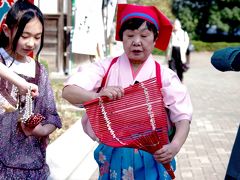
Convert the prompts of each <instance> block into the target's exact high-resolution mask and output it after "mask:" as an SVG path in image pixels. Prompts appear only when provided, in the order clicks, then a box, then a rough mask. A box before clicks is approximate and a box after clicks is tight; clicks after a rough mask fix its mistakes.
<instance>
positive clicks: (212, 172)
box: [53, 52, 240, 180]
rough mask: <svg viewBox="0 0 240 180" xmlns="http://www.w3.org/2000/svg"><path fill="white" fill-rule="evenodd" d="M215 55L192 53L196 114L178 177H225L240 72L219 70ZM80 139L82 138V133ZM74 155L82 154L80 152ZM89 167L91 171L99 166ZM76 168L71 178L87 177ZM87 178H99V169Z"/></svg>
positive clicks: (239, 117)
mask: <svg viewBox="0 0 240 180" xmlns="http://www.w3.org/2000/svg"><path fill="white" fill-rule="evenodd" d="M211 55H212V54H211V53H209V52H202V53H192V57H191V69H190V70H189V71H188V72H187V73H186V74H185V77H184V83H185V84H186V86H187V87H188V89H189V92H190V94H191V98H192V102H193V106H194V115H193V121H192V123H191V130H190V134H189V137H188V139H187V141H186V143H185V144H184V146H183V147H182V149H181V151H180V152H179V153H178V155H177V171H176V179H177V180H223V179H224V175H225V172H226V167H227V164H228V160H229V155H230V152H231V148H232V145H233V142H234V139H235V135H236V132H237V127H238V125H239V122H240V99H239V98H240V91H239V89H240V83H239V82H240V81H239V75H240V74H239V73H237V72H225V73H223V72H219V71H217V70H216V69H215V68H214V67H213V66H212V65H211V64H210V57H211ZM160 60H161V59H160ZM161 61H162V60H161ZM78 129H79V128H78ZM72 137H73V136H72ZM71 141H72V140H71ZM76 141H81V137H80V138H79V137H77V140H76ZM82 145H83V146H87V144H82ZM65 146H67V145H65ZM83 146H82V147H83ZM79 150H81V149H79ZM53 152H55V151H53ZM90 152H91V153H92V149H91V151H90ZM72 157H73V158H75V159H76V158H79V154H72ZM91 161H93V159H91ZM87 167H88V169H89V170H90V171H91V172H94V169H95V168H96V166H94V168H93V169H91V167H90V166H87ZM75 169H76V170H75V171H74V172H72V174H78V176H74V178H73V176H70V177H68V178H67V179H71V180H78V179H79V180H85V179H84V178H80V174H83V173H84V172H85V171H86V170H83V169H82V168H75ZM63 171H64V169H63ZM53 179H54V178H53ZM87 179H92V180H95V179H97V171H95V173H93V174H92V176H91V177H89V178H87ZM87 179H86V180H87Z"/></svg>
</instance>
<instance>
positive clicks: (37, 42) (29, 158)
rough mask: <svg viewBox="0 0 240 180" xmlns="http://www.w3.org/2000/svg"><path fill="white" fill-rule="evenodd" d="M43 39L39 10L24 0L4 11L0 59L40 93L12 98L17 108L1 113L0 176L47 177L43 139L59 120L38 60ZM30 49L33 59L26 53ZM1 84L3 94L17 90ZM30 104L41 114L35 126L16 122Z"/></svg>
mask: <svg viewBox="0 0 240 180" xmlns="http://www.w3.org/2000/svg"><path fill="white" fill-rule="evenodd" d="M43 38H44V22H43V15H42V13H41V11H40V10H39V9H38V8H37V7H36V6H34V5H33V4H31V3H29V2H28V1H27V0H18V1H17V2H16V3H15V4H14V5H13V6H12V8H11V9H10V10H9V12H8V13H7V16H6V21H5V24H3V26H2V32H1V34H0V39H1V41H0V61H1V62H2V63H3V64H5V65H6V66H7V67H8V68H10V69H12V70H13V71H14V72H16V73H18V74H19V75H20V76H21V77H23V78H24V79H25V80H26V81H28V82H30V83H34V84H36V85H38V89H39V96H37V97H35V98H34V99H33V100H32V101H33V103H32V104H31V103H30V104H28V103H25V102H26V99H28V100H29V97H28V96H26V97H25V96H24V95H20V97H19V96H18V97H19V98H16V97H13V100H15V101H16V100H17V101H16V102H17V104H18V105H19V107H18V109H17V110H16V111H13V112H8V113H3V114H0V124H1V126H0V132H1V133H0V179H47V177H48V176H49V174H50V172H49V167H48V165H47V164H46V142H47V140H48V136H49V134H50V133H52V132H53V131H54V130H55V129H56V128H61V121H60V118H59V116H58V113H57V110H56V106H55V102H54V96H53V91H52V89H51V86H50V82H49V79H48V75H47V71H46V69H45V68H44V66H43V65H41V64H40V63H39V62H38V61H37V57H38V55H39V53H40V51H41V49H42V47H43ZM32 52H33V53H34V54H35V55H36V61H35V60H34V59H32V58H31V57H30V56H28V55H29V54H30V53H32ZM0 86H1V87H0V88H1V90H0V92H1V94H2V96H7V95H8V94H11V93H12V92H14V91H15V89H17V88H16V87H15V86H14V85H13V84H11V83H9V82H6V80H5V79H2V78H0ZM3 92H5V93H3ZM12 94H14V93H12ZM15 94H16V93H15ZM27 97H28V98H27ZM7 98H9V97H7ZM30 100H31V98H30ZM31 105H32V110H33V113H34V114H37V113H39V114H41V115H42V116H44V119H43V120H42V122H41V123H40V124H38V125H37V126H36V127H34V128H29V127H27V126H26V125H25V124H24V123H22V122H21V121H19V120H20V119H21V118H23V115H24V114H25V113H26V112H28V111H30V110H31V108H29V107H30V106H31Z"/></svg>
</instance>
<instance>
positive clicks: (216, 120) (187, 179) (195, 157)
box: [176, 52, 240, 180]
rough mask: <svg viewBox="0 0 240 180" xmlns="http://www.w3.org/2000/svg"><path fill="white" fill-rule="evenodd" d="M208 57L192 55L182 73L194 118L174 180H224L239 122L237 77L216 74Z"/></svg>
mask: <svg viewBox="0 0 240 180" xmlns="http://www.w3.org/2000/svg"><path fill="white" fill-rule="evenodd" d="M211 55H212V54H211V53H208V52H206V53H200V54H195V53H194V54H192V57H191V69H190V70H189V71H188V72H187V73H186V74H185V79H184V83H185V84H186V86H187V87H188V89H189V91H190V94H191V98H192V102H193V106H194V115H193V121H192V124H191V131H190V134H189V137H188V139H187V141H186V143H185V144H184V146H183V148H182V149H181V151H180V153H179V154H178V156H177V172H176V175H177V180H223V179H224V176H225V172H226V168H227V164H228V160H229V155H230V152H231V148H232V145H233V142H234V139H235V135H236V133H237V127H238V125H239V122H240V91H239V90H240V74H239V73H237V72H220V71H217V70H216V69H215V68H214V67H213V66H212V65H211V64H210V57H211Z"/></svg>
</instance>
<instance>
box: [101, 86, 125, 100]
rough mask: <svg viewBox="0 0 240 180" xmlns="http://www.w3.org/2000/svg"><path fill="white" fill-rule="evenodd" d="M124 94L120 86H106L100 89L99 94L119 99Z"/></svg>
mask: <svg viewBox="0 0 240 180" xmlns="http://www.w3.org/2000/svg"><path fill="white" fill-rule="evenodd" d="M123 95H124V89H123V88H122V87H120V86H108V87H104V88H102V89H101V91H100V92H99V93H98V97H99V96H107V97H108V98H110V99H113V100H116V99H120V98H121V97H122V96H123Z"/></svg>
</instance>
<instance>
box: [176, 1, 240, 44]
mask: <svg viewBox="0 0 240 180" xmlns="http://www.w3.org/2000/svg"><path fill="white" fill-rule="evenodd" d="M239 3H240V2H239V0H211V1H201V0H188V1H183V0H182V1H181V0H172V12H173V14H174V15H175V16H176V17H177V18H178V19H180V21H181V22H182V25H183V28H184V29H185V30H186V31H188V32H189V34H190V36H191V38H193V39H195V40H198V39H203V36H204V35H205V33H206V31H207V28H208V27H211V26H213V25H216V26H217V27H218V31H219V32H220V33H221V32H222V33H225V34H228V36H229V37H231V38H227V40H229V41H234V40H235V38H234V37H233V32H234V30H236V29H237V28H240V7H239ZM217 38H218V39H219V38H220V37H217ZM219 40H220V39H219Z"/></svg>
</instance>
